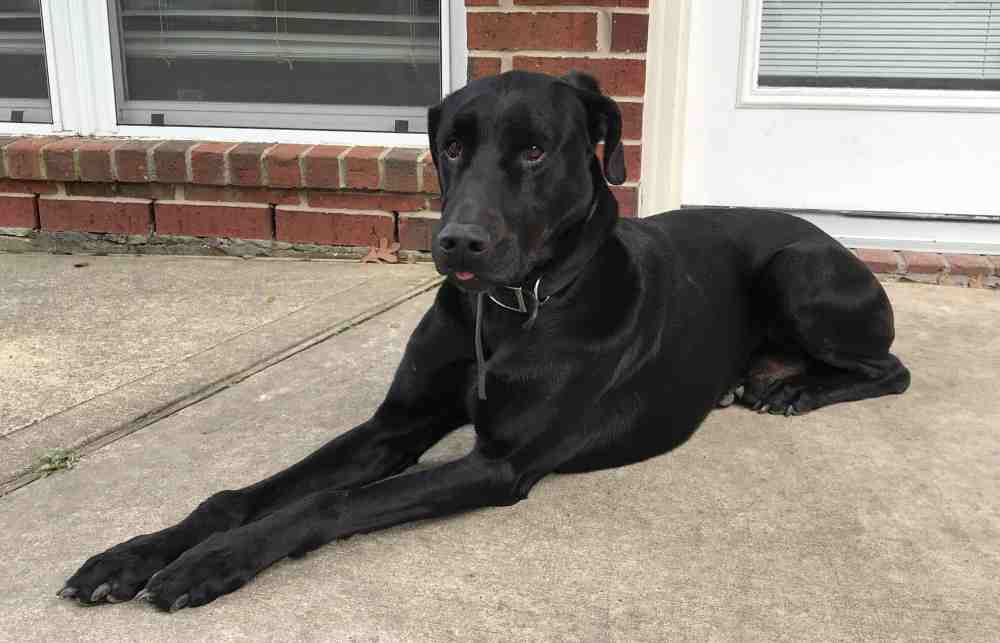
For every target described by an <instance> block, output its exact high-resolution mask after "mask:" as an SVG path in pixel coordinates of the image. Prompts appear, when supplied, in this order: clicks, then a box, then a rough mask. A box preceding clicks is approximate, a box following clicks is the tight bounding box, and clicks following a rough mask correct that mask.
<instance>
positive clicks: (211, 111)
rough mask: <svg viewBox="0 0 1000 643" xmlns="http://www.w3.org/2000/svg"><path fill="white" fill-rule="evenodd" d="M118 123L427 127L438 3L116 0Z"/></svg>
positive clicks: (437, 72) (436, 65)
mask: <svg viewBox="0 0 1000 643" xmlns="http://www.w3.org/2000/svg"><path fill="white" fill-rule="evenodd" d="M111 8H112V12H113V14H115V15H113V16H112V18H113V20H112V24H113V25H117V32H118V33H117V34H115V36H116V37H115V41H116V47H115V49H116V51H115V61H116V67H117V69H116V76H117V82H118V107H119V122H120V123H122V124H133V125H151V124H152V125H157V124H162V125H195V126H198V125H204V126H226V127H265V128H266V127H277V128H298V129H347V130H371V131H425V130H426V113H425V112H426V107H427V106H428V105H431V104H433V103H435V102H436V101H437V100H439V98H440V96H441V27H440V25H441V20H440V0H112V2H111Z"/></svg>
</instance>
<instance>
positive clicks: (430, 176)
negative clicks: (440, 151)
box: [423, 154, 441, 194]
mask: <svg viewBox="0 0 1000 643" xmlns="http://www.w3.org/2000/svg"><path fill="white" fill-rule="evenodd" d="M423 173H424V176H423V179H424V185H423V191H424V192H427V193H429V194H441V185H440V184H439V183H438V175H437V168H436V167H434V159H432V158H431V155H430V154H428V155H427V156H425V157H424V162H423Z"/></svg>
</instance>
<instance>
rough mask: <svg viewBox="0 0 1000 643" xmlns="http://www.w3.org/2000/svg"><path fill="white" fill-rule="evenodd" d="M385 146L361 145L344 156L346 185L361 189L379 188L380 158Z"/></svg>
mask: <svg viewBox="0 0 1000 643" xmlns="http://www.w3.org/2000/svg"><path fill="white" fill-rule="evenodd" d="M384 151H385V148H384V147H368V146H364V145H359V146H358V147H352V148H351V151H349V152H348V153H347V155H346V156H344V158H343V161H344V187H346V188H355V189H360V190H377V189H378V188H379V171H378V158H379V157H380V156H381V155H382V153H383V152H384Z"/></svg>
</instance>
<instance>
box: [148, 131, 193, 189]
mask: <svg viewBox="0 0 1000 643" xmlns="http://www.w3.org/2000/svg"><path fill="white" fill-rule="evenodd" d="M195 145H197V143H196V142H195V141H167V142H166V143H163V144H161V145H159V146H157V148H156V149H155V150H153V163H154V164H155V165H156V168H155V169H156V180H157V181H160V182H162V183H187V182H188V181H189V180H190V179H189V177H190V174H189V173H188V150H189V149H191V148H192V147H194V146H195Z"/></svg>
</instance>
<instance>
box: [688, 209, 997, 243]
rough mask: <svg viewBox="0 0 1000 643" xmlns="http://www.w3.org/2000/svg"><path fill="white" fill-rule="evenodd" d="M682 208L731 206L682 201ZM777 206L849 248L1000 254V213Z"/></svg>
mask: <svg viewBox="0 0 1000 643" xmlns="http://www.w3.org/2000/svg"><path fill="white" fill-rule="evenodd" d="M683 207H684V208H697V207H727V208H728V207H730V206H696V205H685V206H683ZM750 209H760V210H779V211H781V212H788V213H789V214H794V215H795V216H797V217H801V218H802V219H805V220H806V221H809V222H810V223H814V224H816V225H817V226H819V227H820V228H822V229H823V231H824V232H826V233H827V234H829V235H830V236H832V237H833V238H835V239H837V240H838V241H840V242H841V243H843V244H844V245H845V246H848V247H850V248H876V249H881V250H913V251H919V252H944V253H953V254H988V255H996V254H1000V216H997V217H991V218H983V219H981V220H971V219H968V218H966V217H961V216H956V217H955V218H954V219H950V220H949V219H948V217H947V215H941V216H935V217H933V218H927V215H901V214H895V213H859V212H850V213H848V212H836V211H823V210H793V209H789V208H750Z"/></svg>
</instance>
